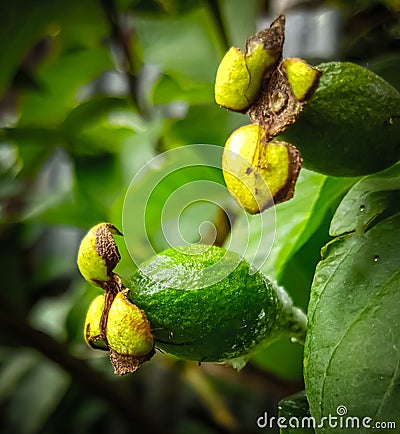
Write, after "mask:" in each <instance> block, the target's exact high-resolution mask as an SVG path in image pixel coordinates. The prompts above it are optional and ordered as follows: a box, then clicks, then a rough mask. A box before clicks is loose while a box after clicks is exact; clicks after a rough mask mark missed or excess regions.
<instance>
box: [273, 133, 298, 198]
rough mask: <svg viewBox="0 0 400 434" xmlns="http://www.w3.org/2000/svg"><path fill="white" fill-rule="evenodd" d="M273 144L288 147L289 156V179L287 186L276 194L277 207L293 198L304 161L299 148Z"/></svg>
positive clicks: (287, 144)
mask: <svg viewBox="0 0 400 434" xmlns="http://www.w3.org/2000/svg"><path fill="white" fill-rule="evenodd" d="M273 143H280V144H282V145H284V146H286V149H287V150H288V155H289V177H288V178H287V180H286V184H285V185H284V186H283V187H282V188H281V189H280V190H279V191H278V192H277V193H275V195H274V197H273V200H274V204H275V205H277V204H278V203H281V202H285V201H287V200H289V199H291V198H292V197H293V195H294V188H295V185H296V181H297V178H298V177H299V173H300V169H301V167H302V164H303V160H302V158H301V155H300V152H299V151H298V150H297V148H296V147H295V146H293V145H291V144H290V143H287V142H283V141H279V142H275V141H274V142H273Z"/></svg>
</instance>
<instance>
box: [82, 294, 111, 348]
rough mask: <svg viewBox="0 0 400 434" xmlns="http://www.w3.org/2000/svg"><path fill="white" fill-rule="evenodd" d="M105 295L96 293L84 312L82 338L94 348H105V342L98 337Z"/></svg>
mask: <svg viewBox="0 0 400 434" xmlns="http://www.w3.org/2000/svg"><path fill="white" fill-rule="evenodd" d="M104 303H105V297H104V295H98V296H97V297H96V298H95V299H94V300H93V301H92V302H91V304H90V306H89V309H88V311H87V314H86V319H85V326H84V332H83V338H84V339H85V342H86V343H87V344H88V345H89V346H90V347H94V348H105V347H106V345H105V342H104V341H103V340H102V339H101V337H100V319H101V315H102V313H103V310H104Z"/></svg>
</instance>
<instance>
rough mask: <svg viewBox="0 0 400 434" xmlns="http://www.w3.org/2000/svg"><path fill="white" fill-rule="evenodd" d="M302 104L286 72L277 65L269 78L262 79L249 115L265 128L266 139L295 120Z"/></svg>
mask: <svg viewBox="0 0 400 434" xmlns="http://www.w3.org/2000/svg"><path fill="white" fill-rule="evenodd" d="M303 105H304V104H303V103H302V102H300V101H298V100H297V99H296V97H295V96H294V94H293V91H292V88H291V86H290V84H289V81H288V79H287V76H286V74H285V73H284V71H282V70H281V68H280V67H278V68H277V69H276V70H275V71H274V72H273V74H272V76H271V78H270V79H268V80H264V81H263V84H262V87H261V92H260V93H259V97H258V99H257V100H256V101H255V102H254V104H253V105H252V106H251V108H250V110H249V116H250V119H251V120H252V121H253V122H255V123H257V124H259V125H261V126H262V127H263V128H264V129H265V133H266V139H267V140H269V139H270V138H272V137H275V136H276V135H277V134H279V133H280V132H281V131H283V130H284V129H285V128H286V126H287V125H290V124H292V123H294V122H295V121H296V117H297V115H298V114H299V113H300V112H301V110H302V109H303Z"/></svg>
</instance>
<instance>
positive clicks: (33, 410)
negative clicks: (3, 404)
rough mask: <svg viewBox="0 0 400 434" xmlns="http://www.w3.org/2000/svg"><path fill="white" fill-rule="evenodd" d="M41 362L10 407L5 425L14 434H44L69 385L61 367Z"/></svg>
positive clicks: (13, 398) (19, 389)
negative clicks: (44, 428) (44, 429)
mask: <svg viewBox="0 0 400 434" xmlns="http://www.w3.org/2000/svg"><path fill="white" fill-rule="evenodd" d="M37 362H38V363H37V364H36V366H35V367H33V368H32V369H31V371H30V373H29V374H30V375H29V376H27V378H24V379H23V381H20V382H19V384H18V386H17V389H16V391H15V393H14V395H13V396H12V397H11V400H10V401H9V403H8V405H7V411H6V413H5V414H6V415H7V416H6V421H5V422H6V424H7V426H8V427H9V428H10V430H11V432H18V433H19V434H34V433H37V432H41V430H42V429H43V427H44V426H45V424H46V421H47V419H48V418H49V417H50V416H51V414H52V413H53V411H54V410H55V409H56V408H57V406H58V405H59V403H60V400H61V399H62V398H63V396H64V394H65V392H66V390H67V387H68V385H69V378H68V376H67V374H66V373H65V372H64V371H62V370H61V369H60V368H59V367H58V366H56V365H54V364H52V363H49V362H48V361H46V359H43V358H40V359H38V360H37ZM43 391H45V393H44V392H43ZM42 392H43V393H42Z"/></svg>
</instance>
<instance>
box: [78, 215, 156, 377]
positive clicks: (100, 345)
mask: <svg viewBox="0 0 400 434" xmlns="http://www.w3.org/2000/svg"><path fill="white" fill-rule="evenodd" d="M114 234H116V235H122V233H121V232H120V231H119V230H118V229H117V228H116V227H115V226H114V225H112V224H110V223H100V224H98V225H96V226H94V227H93V228H92V229H90V230H89V232H88V233H87V234H86V235H85V237H84V238H83V239H82V242H81V245H80V247H79V252H78V267H79V270H80V272H81V274H82V275H83V277H84V278H85V279H86V280H87V281H88V282H90V283H93V284H95V285H96V286H99V287H100V288H102V289H103V290H104V295H101V296H98V297H96V298H95V299H94V300H93V301H92V304H91V305H90V307H89V310H88V313H87V315H86V322H85V327H84V339H85V341H86V343H87V344H88V345H89V346H90V347H92V348H95V349H101V350H109V351H110V360H111V363H112V364H113V367H114V372H115V373H116V374H117V375H124V374H127V373H129V372H135V371H136V370H137V369H139V367H140V366H141V365H142V363H144V362H145V361H147V360H149V359H150V358H151V357H152V356H153V355H154V341H153V335H152V333H151V330H150V324H149V322H148V320H147V317H146V315H145V313H144V312H143V311H142V310H140V309H139V308H138V307H137V306H136V305H134V304H133V303H131V302H130V301H129V300H128V299H127V297H126V293H127V292H128V290H127V289H126V288H125V286H124V284H123V283H122V280H121V278H120V277H119V276H118V274H116V273H114V271H113V270H114V269H115V267H116V266H117V264H118V262H119V261H120V259H121V256H120V253H119V250H118V246H117V244H116V242H115V240H114V237H113V235H114ZM110 312H111V319H110ZM111 338H112V339H111ZM110 340H111V342H110Z"/></svg>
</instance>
